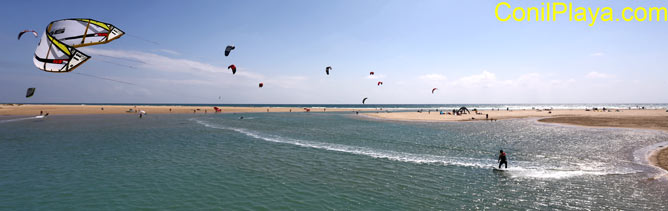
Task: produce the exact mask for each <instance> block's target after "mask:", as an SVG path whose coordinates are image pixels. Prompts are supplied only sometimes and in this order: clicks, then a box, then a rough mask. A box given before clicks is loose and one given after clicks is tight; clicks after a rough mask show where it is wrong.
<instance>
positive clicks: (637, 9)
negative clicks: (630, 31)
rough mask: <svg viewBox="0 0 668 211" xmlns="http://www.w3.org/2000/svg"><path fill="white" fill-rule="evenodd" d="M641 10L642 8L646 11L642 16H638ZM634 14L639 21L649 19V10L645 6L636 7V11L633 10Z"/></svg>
mask: <svg viewBox="0 0 668 211" xmlns="http://www.w3.org/2000/svg"><path fill="white" fill-rule="evenodd" d="M640 10H642V12H643V13H645V14H643V16H642V18H638V11H640ZM633 15H634V16H635V18H636V20H637V21H640V22H643V21H645V19H647V10H646V9H645V8H644V7H638V8H636V11H635V12H633Z"/></svg>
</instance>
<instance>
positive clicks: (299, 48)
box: [0, 0, 668, 104]
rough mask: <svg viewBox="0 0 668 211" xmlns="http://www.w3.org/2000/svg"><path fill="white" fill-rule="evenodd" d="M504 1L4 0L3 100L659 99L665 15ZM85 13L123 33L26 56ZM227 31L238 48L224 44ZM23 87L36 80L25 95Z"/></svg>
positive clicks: (663, 82)
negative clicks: (62, 59)
mask: <svg viewBox="0 0 668 211" xmlns="http://www.w3.org/2000/svg"><path fill="white" fill-rule="evenodd" d="M499 2H500V1H408V0H406V1H355V0H351V1H306V0H301V1H189V2H184V1H115V2H114V3H110V4H104V5H103V6H100V5H101V4H91V3H90V1H79V2H77V1H68V2H66V3H59V4H53V3H52V1H10V2H6V3H5V4H3V7H1V8H0V13H1V14H3V17H4V18H2V19H0V25H1V26H2V27H0V46H2V48H3V51H2V52H1V53H0V54H1V55H0V72H1V74H2V76H0V89H1V90H2V91H1V92H0V102H15V103H286V104H290V103H350V104H354V103H360V101H361V99H362V98H364V97H368V98H369V100H368V101H367V102H368V103H374V104H375V103H453V104H456V103H666V102H668V94H667V93H666V90H668V71H667V70H666V69H667V68H666V67H667V66H668V60H667V59H666V58H668V53H667V52H666V50H665V49H668V41H667V39H666V37H668V36H666V35H668V27H667V26H668V22H651V23H648V22H597V23H596V25H595V26H594V27H590V26H588V25H587V24H588V23H582V22H568V21H565V20H562V21H557V22H500V21H498V20H497V19H496V18H495V16H494V7H495V6H496V4H498V3H499ZM508 2H509V3H510V4H511V5H513V6H540V2H526V1H522V2H518V1H508ZM575 4H577V5H578V6H598V7H604V6H610V7H613V8H615V9H616V10H619V11H621V8H622V7H625V6H631V7H636V6H665V5H656V4H658V3H655V5H652V4H651V2H649V3H647V2H629V1H614V2H613V1H605V2H603V1H600V2H599V1H596V2H588V3H580V2H575ZM47 7H48V8H47ZM80 17H82V18H92V19H96V20H99V21H103V22H107V23H111V24H113V25H115V26H117V27H118V28H120V29H121V30H123V31H125V32H126V33H127V34H126V35H125V36H123V37H122V38H121V39H118V40H115V41H113V42H111V43H109V44H105V45H97V46H89V47H82V48H80V49H79V50H81V51H82V52H84V53H86V54H88V55H90V56H92V59H90V60H89V61H88V62H86V63H85V64H83V65H82V66H80V67H79V68H77V69H76V70H74V71H73V72H71V73H62V74H61V73H47V72H43V71H41V70H39V69H37V68H36V67H34V65H33V62H32V56H33V54H34V50H35V47H36V46H37V43H38V41H39V39H33V37H30V36H25V37H23V38H22V39H21V40H16V35H17V34H18V32H19V31H22V30H24V29H34V30H37V31H38V32H39V33H40V36H41V33H42V32H43V31H44V29H45V27H46V26H47V25H48V23H49V22H50V21H53V20H58V19H64V18H80ZM228 44H234V45H236V47H237V49H236V50H235V51H233V52H232V54H231V55H230V56H229V57H225V56H224V55H223V51H224V49H225V46H226V45H228ZM230 64H235V65H236V66H237V67H238V71H237V74H236V75H232V74H231V72H230V71H228V70H227V69H226V67H227V66H228V65H230ZM326 66H332V67H333V70H332V71H331V74H330V75H329V76H327V75H325V74H324V68H325V67H326ZM370 71H373V72H375V73H376V75H375V76H374V77H370V76H369V75H368V73H369V72H370ZM76 73H80V74H76ZM83 74H85V75H83ZM91 76H95V77H91ZM96 77H98V78H96ZM100 78H108V79H113V80H118V81H124V82H129V83H133V84H136V85H129V84H124V83H119V82H114V81H110V80H103V79H100ZM378 81H383V82H384V84H383V85H382V86H380V87H378V86H376V83H377V82H378ZM260 82H263V83H264V84H265V87H264V88H261V89H260V88H258V87H257V84H258V83H260ZM28 87H36V88H37V92H36V94H35V96H33V97H32V98H28V99H26V98H25V96H24V95H25V90H26V89H27V88H28ZM434 87H437V88H439V91H437V92H436V93H435V94H431V89H432V88H434Z"/></svg>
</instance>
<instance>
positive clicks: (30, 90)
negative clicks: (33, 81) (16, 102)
mask: <svg viewBox="0 0 668 211" xmlns="http://www.w3.org/2000/svg"><path fill="white" fill-rule="evenodd" d="M34 94H35V88H34V87H30V88H28V91H27V92H26V98H29V97H32V96H33V95H34Z"/></svg>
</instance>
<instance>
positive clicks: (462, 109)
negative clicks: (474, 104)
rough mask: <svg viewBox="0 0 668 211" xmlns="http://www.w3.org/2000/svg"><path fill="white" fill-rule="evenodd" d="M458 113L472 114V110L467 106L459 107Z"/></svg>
mask: <svg viewBox="0 0 668 211" xmlns="http://www.w3.org/2000/svg"><path fill="white" fill-rule="evenodd" d="M457 113H460V114H463V113H467V114H471V112H470V111H469V109H468V108H466V107H461V108H459V110H457Z"/></svg>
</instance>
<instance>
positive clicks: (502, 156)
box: [499, 150, 508, 169]
mask: <svg viewBox="0 0 668 211" xmlns="http://www.w3.org/2000/svg"><path fill="white" fill-rule="evenodd" d="M502 164H505V165H506V168H508V158H507V157H506V153H505V152H503V150H501V151H500V152H499V169H501V165H502Z"/></svg>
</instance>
